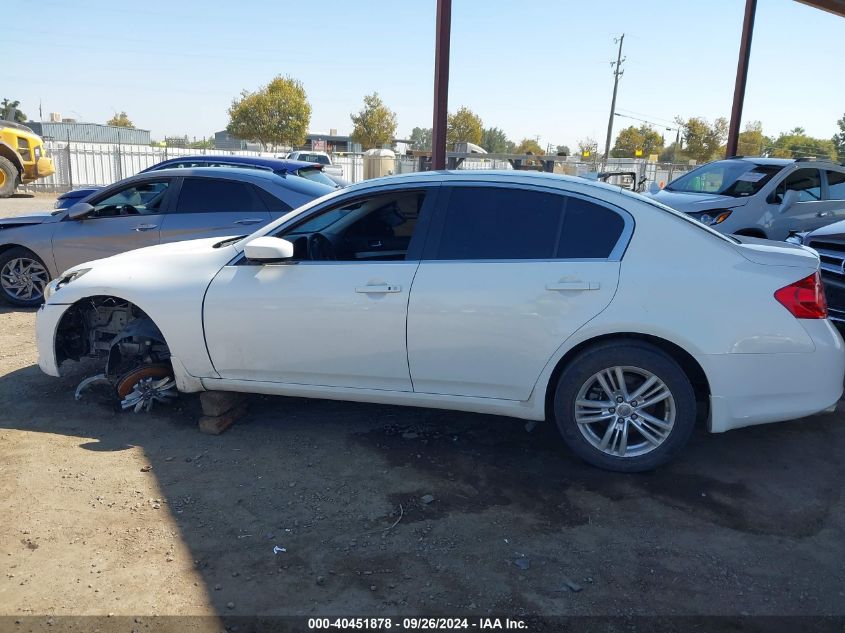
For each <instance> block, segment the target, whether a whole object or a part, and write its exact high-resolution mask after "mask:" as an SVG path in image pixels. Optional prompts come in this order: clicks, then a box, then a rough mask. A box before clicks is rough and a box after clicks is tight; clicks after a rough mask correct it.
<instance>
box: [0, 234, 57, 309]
mask: <svg viewBox="0 0 845 633" xmlns="http://www.w3.org/2000/svg"><path fill="white" fill-rule="evenodd" d="M48 283H50V271H49V270H48V269H47V266H46V265H45V264H44V262H42V261H41V259H40V258H39V257H38V255H36V254H35V253H33V252H32V251H30V250H28V249H26V248H22V247H20V246H16V247H15V248H10V249H9V250H6V251H3V252H2V253H0V300H2V301H5V302H6V303H8V304H9V305H13V306H16V307H20V308H34V307H36V306H39V305H41V304H42V303H43V302H44V289H45V288H46V287H47V284H48Z"/></svg>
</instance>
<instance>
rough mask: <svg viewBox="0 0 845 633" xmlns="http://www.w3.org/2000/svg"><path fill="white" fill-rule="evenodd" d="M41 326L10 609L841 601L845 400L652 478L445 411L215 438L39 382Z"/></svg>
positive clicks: (6, 576)
mask: <svg viewBox="0 0 845 633" xmlns="http://www.w3.org/2000/svg"><path fill="white" fill-rule="evenodd" d="M25 200H26V203H27V204H30V203H32V206H33V207H37V208H41V207H43V208H49V206H50V204H51V202H52V201H51V200H48V198H47V197H43V196H41V197H39V198H36V199H30V198H27V199H25ZM33 200H38V201H39V202H38V203H35V202H32V201H33ZM19 202H20V200H19V199H13V200H10V201H0V216H2V215H4V214H7V213H9V212H10V211H16V210H19V207H18V206H16V205H17V203H19ZM39 204H40V207H39V206H38V205H39ZM37 208H33V209H31V210H37ZM34 322H35V312H34V311H15V310H9V309H0V517H2V518H0V524H2V530H0V568H2V569H1V570H0V572H1V574H2V575H0V615H8V616H16V617H24V616H28V615H39V616H42V615H45V616H46V615H52V616H55V615H73V614H76V615H80V614H99V615H106V614H109V613H114V614H116V615H129V616H149V615H153V614H171V615H176V614H178V615H194V614H196V615H199V614H206V615H215V614H218V615H227V614H247V615H253V614H262V615H284V614H296V615H317V614H332V615H387V614H392V615H399V614H402V615H404V614H456V613H461V614H468V613H472V614H478V615H484V614H489V613H496V614H537V613H539V614H561V615H572V614H582V615H623V616H631V615H638V614H655V613H657V614H661V615H693V614H695V615H698V614H719V615H736V616H739V615H745V614H754V615H758V614H788V615H820V614H830V615H845V565H843V561H845V541H844V540H843V534H845V532H843V528H845V507H843V496H842V489H843V482H845V464H843V459H842V455H843V450H845V425H843V416H845V412H843V411H839V412H837V413H836V414H833V415H827V416H816V417H813V418H808V419H804V420H800V421H794V422H788V423H783V424H775V425H768V426H762V427H757V428H750V429H744V430H739V431H734V432H730V433H727V434H723V435H715V436H713V435H707V434H705V433H703V432H698V433H697V434H696V435H695V436H694V437H693V439H692V441H691V443H690V445H689V447H688V448H687V449H686V451H685V452H684V453H683V454H682V456H681V458H680V459H679V460H678V461H676V462H675V463H673V464H672V465H670V466H668V467H665V468H663V469H661V470H659V471H658V472H655V473H651V474H645V475H635V476H625V475H618V474H611V473H606V472H602V471H599V470H596V469H594V468H591V467H588V466H586V465H584V464H582V463H581V462H580V461H578V460H577V459H575V458H574V457H573V456H572V455H571V454H569V453H568V452H567V451H566V449H565V448H564V447H563V446H562V443H561V442H560V441H559V440H558V438H557V436H556V431H555V430H554V429H553V428H552V427H551V425H547V424H541V425H539V426H538V427H537V428H536V429H535V430H534V431H533V432H531V433H528V432H526V431H525V430H524V428H523V424H522V423H521V422H519V421H516V420H511V419H507V418H497V417H493V416H484V415H473V414H464V413H454V412H447V411H436V410H424V409H408V408H399V407H387V406H371V405H362V404H352V403H340V402H327V401H318V400H302V399H290V398H270V397H254V398H251V399H250V410H249V414H248V416H247V417H246V418H245V419H244V420H243V421H242V422H239V423H238V424H236V425H235V426H234V427H232V428H231V429H229V431H227V432H226V433H225V434H223V435H222V436H219V437H211V436H206V435H202V434H200V433H199V432H198V431H197V428H196V420H197V418H198V415H199V406H198V401H197V399H196V398H195V397H187V396H185V397H182V398H181V399H180V401H179V403H178V405H177V406H176V407H175V408H171V409H158V410H156V411H154V412H153V414H151V415H144V414H137V415H136V414H122V413H117V412H115V410H114V408H113V404H112V403H111V402H109V401H108V400H107V399H106V398H105V397H104V396H103V394H98V393H96V392H88V393H87V394H86V396H85V397H84V399H83V400H82V401H81V402H76V401H74V399H73V391H74V388H75V387H76V385H77V383H78V382H79V381H80V380H81V379H82V378H84V377H85V376H86V375H89V374H91V373H95V371H96V370H97V368H96V367H90V366H87V367H85V366H78V365H77V366H73V365H71V366H69V367H70V368H71V369H72V373H70V374H69V375H68V376H66V377H65V378H62V379H55V378H50V377H48V376H45V375H43V374H42V373H41V372H40V370H39V369H38V367H37V365H36V350H35V343H34ZM432 497H433V499H432ZM279 548H284V550H285V551H281V550H280V549H279ZM274 550H275V551H274Z"/></svg>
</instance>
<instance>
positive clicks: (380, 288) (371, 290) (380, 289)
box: [355, 284, 402, 295]
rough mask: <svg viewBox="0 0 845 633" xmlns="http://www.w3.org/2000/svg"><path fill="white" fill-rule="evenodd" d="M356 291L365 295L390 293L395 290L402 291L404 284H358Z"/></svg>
mask: <svg viewBox="0 0 845 633" xmlns="http://www.w3.org/2000/svg"><path fill="white" fill-rule="evenodd" d="M355 292H360V293H362V294H365V295H369V294H388V293H394V292H402V286H397V285H395V284H377V285H376V284H373V285H371V286H358V287H357V288H355Z"/></svg>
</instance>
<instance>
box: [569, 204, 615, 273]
mask: <svg viewBox="0 0 845 633" xmlns="http://www.w3.org/2000/svg"><path fill="white" fill-rule="evenodd" d="M624 228H625V221H624V220H623V219H622V216H621V215H619V214H618V213H616V212H614V211H611V210H610V209H608V208H607V207H603V206H601V205H600V204H595V203H593V202H588V201H587V200H582V199H581V198H574V197H571V196H570V197H568V198H567V199H566V208H565V211H564V218H563V231H562V233H561V236H560V244H559V246H558V249H557V256H558V257H559V258H565V259H607V258H608V257H610V253H611V252H613V247H614V246H616V243H617V242H618V241H619V237H620V236H621V235H622V230H623V229H624Z"/></svg>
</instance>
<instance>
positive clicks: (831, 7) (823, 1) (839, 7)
mask: <svg viewBox="0 0 845 633" xmlns="http://www.w3.org/2000/svg"><path fill="white" fill-rule="evenodd" d="M797 1H798V2H800V3H801V4H806V5H807V6H810V7H814V8H816V9H821V10H822V11H828V12H830V13H833V14H834V15H838V16H840V17H843V18H845V0H797Z"/></svg>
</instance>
